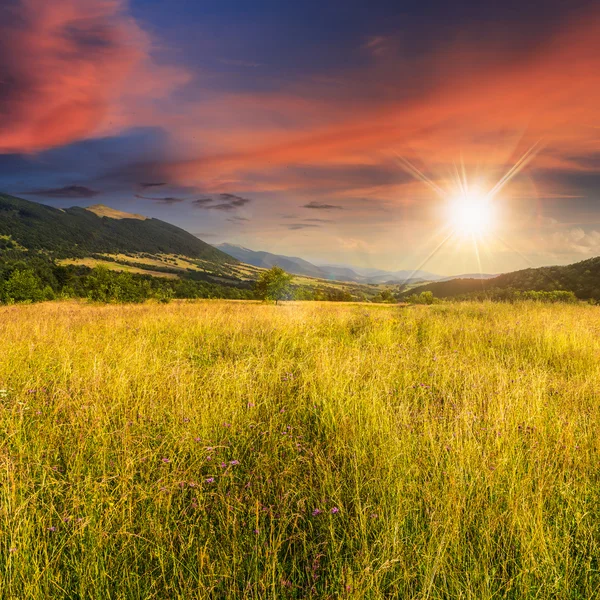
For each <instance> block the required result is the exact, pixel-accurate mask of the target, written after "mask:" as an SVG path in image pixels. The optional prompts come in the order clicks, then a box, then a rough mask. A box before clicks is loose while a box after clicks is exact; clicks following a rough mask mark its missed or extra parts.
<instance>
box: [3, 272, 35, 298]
mask: <svg viewBox="0 0 600 600" xmlns="http://www.w3.org/2000/svg"><path fill="white" fill-rule="evenodd" d="M3 288H4V290H3V291H2V290H0V292H1V293H0V296H3V301H4V302H6V303H8V304H10V303H12V302H39V301H40V300H43V299H44V292H43V290H42V288H41V285H40V279H39V277H38V276H37V275H36V274H35V273H34V272H33V271H32V270H31V269H27V270H24V271H22V270H19V269H17V270H15V271H13V272H12V274H11V276H10V277H9V278H8V279H7V281H6V282H5V283H4V285H3Z"/></svg>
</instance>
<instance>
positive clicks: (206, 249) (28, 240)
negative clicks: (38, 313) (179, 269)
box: [0, 194, 237, 264]
mask: <svg viewBox="0 0 600 600" xmlns="http://www.w3.org/2000/svg"><path fill="white" fill-rule="evenodd" d="M0 237H5V238H10V239H12V240H13V242H15V243H17V244H18V245H20V246H22V247H23V248H26V249H28V250H42V251H44V252H50V253H52V254H53V255H54V256H57V257H72V256H89V255H90V254H95V253H108V254H119V253H127V252H128V253H132V252H133V253H148V254H179V255H183V256H187V257H190V258H195V259H202V260H206V261H210V262H212V263H217V264H223V263H237V260H235V259H234V258H232V257H231V256H229V255H227V254H225V253H223V252H221V250H218V249H216V248H214V247H213V246H211V245H209V244H207V243H205V242H203V241H201V240H199V239H198V238H197V237H196V236H194V235H192V234H191V233H188V232H187V231H185V230H183V229H181V228H179V227H176V226H175V225H171V224H170V223H165V222H164V221H160V220H158V219H149V218H146V217H143V216H141V215H133V214H129V213H124V212H121V211H118V210H115V209H112V208H109V207H107V206H103V205H101V204H98V205H96V206H91V207H89V208H79V207H73V208H66V209H64V210H62V209H57V208H53V207H51V206H46V205H45V204H39V203H38V202H30V201H29V200H22V199H21V198H16V197H14V196H8V195H5V194H0Z"/></svg>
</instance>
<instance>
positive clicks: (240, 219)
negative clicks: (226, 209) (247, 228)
mask: <svg viewBox="0 0 600 600" xmlns="http://www.w3.org/2000/svg"><path fill="white" fill-rule="evenodd" d="M227 220H228V221H229V222H230V223H244V222H246V221H249V220H250V219H246V217H237V216H236V217H230V218H229V219H227Z"/></svg>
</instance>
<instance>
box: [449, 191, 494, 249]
mask: <svg viewBox="0 0 600 600" xmlns="http://www.w3.org/2000/svg"><path fill="white" fill-rule="evenodd" d="M493 217H494V214H493V210H492V205H491V204H490V201H489V199H488V198H486V197H485V195H483V194H480V193H478V192H476V191H475V190H473V191H467V192H463V193H461V194H460V195H459V196H457V197H455V198H454V199H453V200H452V201H451V202H450V206H449V220H450V223H451V225H452V228H453V230H454V232H455V233H457V234H458V235H461V236H464V237H482V236H484V235H486V234H487V233H489V232H490V230H491V229H492V225H493Z"/></svg>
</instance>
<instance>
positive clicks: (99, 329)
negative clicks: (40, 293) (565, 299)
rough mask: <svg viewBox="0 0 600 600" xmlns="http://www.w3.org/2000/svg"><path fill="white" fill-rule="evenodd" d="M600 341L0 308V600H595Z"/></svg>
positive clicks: (354, 310)
mask: <svg viewBox="0 0 600 600" xmlns="http://www.w3.org/2000/svg"><path fill="white" fill-rule="evenodd" d="M599 333H600V311H599V310H598V309H597V308H596V307H591V306H584V305H581V306H559V305H538V304H534V303H523V304H520V305H498V304H463V305H439V306H432V307H414V306H412V307H396V306H372V305H339V304H337V305H336V304H332V303H327V304H318V303H306V304H302V303H297V304H294V303H291V304H287V305H284V306H278V307H275V306H268V305H260V304H253V303H243V302H224V301H206V302H193V303H192V302H190V303H173V304H170V305H167V306H159V305H152V304H147V305H141V306H93V305H86V304H77V303H74V302H68V303H51V304H43V305H33V306H13V307H4V308H0V340H1V343H2V351H1V352H0V389H3V390H6V392H4V393H1V392H0V473H1V475H0V477H1V479H0V483H1V487H0V597H2V598H15V599H19V600H20V599H27V598H40V599H41V598H44V599H46V598H69V599H75V598H77V599H83V598H99V599H101V598H102V599H103V598H168V599H172V598H181V599H191V598H217V599H222V598H223V599H227V598H263V599H276V598H281V599H285V598H298V599H300V598H302V599H304V598H352V599H363V598H368V599H383V598H386V599H387V598H423V599H424V598H447V599H455V598H465V599H466V598H476V599H492V598H493V599H497V598H514V599H522V598H536V599H545V598H552V599H554V598H565V599H567V598H568V599H573V600H574V599H581V600H584V599H586V600H587V599H589V598H597V597H599V596H600V573H599V569H600V560H599V559H600V467H599V465H600V435H599V432H600V402H599V399H600V337H599ZM238 461H239V464H238ZM222 464H223V465H224V466H221V465H222ZM213 479H214V481H213Z"/></svg>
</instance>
